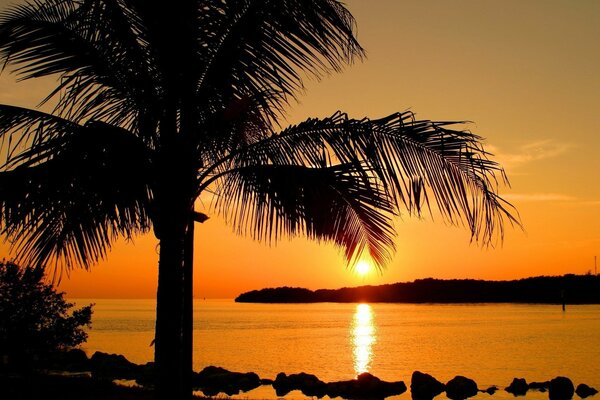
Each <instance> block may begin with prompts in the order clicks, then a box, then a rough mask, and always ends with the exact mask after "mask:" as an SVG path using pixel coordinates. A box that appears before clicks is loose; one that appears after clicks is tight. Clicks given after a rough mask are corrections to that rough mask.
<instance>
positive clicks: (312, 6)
mask: <svg viewBox="0 0 600 400" xmlns="http://www.w3.org/2000/svg"><path fill="white" fill-rule="evenodd" d="M200 3H201V4H205V5H207V7H204V9H205V10H206V12H203V13H202V14H201V15H200V16H199V22H200V26H203V27H206V29H207V30H208V32H209V33H208V34H207V33H206V32H201V36H200V37H199V41H200V44H201V46H200V48H201V49H204V51H200V52H199V53H200V58H201V62H200V68H201V71H202V73H201V75H200V77H199V87H198V96H199V97H200V98H202V99H204V98H219V99H221V100H222V101H223V102H224V103H225V104H227V102H229V101H231V100H232V99H235V98H243V97H253V98H255V99H256V101H257V102H258V103H259V104H261V107H262V109H263V110H264V111H266V112H269V113H270V114H269V115H268V116H269V117H270V118H275V115H276V114H275V112H276V111H279V112H281V111H282V107H283V106H284V105H285V103H286V99H287V98H288V97H289V96H291V97H294V96H295V95H296V94H297V92H298V90H299V89H301V88H302V76H301V74H300V73H301V72H304V73H308V74H310V75H312V76H316V77H319V76H322V75H323V74H324V73H327V72H329V71H332V70H333V71H339V70H341V68H342V66H343V65H345V64H347V63H349V62H351V61H352V60H353V59H354V58H355V57H361V56H362V55H363V54H364V51H363V49H362V48H361V47H360V45H359V44H358V42H357V41H356V39H355V37H354V29H355V21H354V19H353V17H352V16H351V15H350V13H349V12H348V11H347V10H346V9H345V8H344V7H343V6H342V5H341V4H340V3H339V2H338V1H336V0H310V1H306V0H264V1H258V2H257V1H249V0H245V1H244V0H242V1H235V2H222V3H220V4H219V5H217V4H215V3H214V2H212V1H203V2H200ZM270 92H279V93H281V95H280V96H275V97H274V96H267V97H261V96H262V95H263V94H267V93H270Z"/></svg>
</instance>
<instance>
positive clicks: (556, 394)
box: [548, 376, 575, 400]
mask: <svg viewBox="0 0 600 400" xmlns="http://www.w3.org/2000/svg"><path fill="white" fill-rule="evenodd" d="M548 390H549V392H550V393H549V396H550V400H569V399H572V398H573V394H574V393H575V387H574V386H573V382H571V380H570V379H569V378H565V377H564V376H558V377H556V378H554V379H552V380H551V381H550V385H549V387H548Z"/></svg>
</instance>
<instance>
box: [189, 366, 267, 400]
mask: <svg viewBox="0 0 600 400" xmlns="http://www.w3.org/2000/svg"><path fill="white" fill-rule="evenodd" d="M192 385H193V387H194V388H195V389H199V390H201V391H202V393H204V394H205V395H206V396H216V395H217V394H219V393H225V394H226V395H228V396H233V395H236V394H239V393H240V391H242V392H247V391H249V390H252V389H255V388H257V387H259V386H260V385H261V383H260V378H259V377H258V375H256V374H255V373H254V372H247V373H242V372H231V371H228V370H226V369H224V368H220V367H213V366H209V367H206V368H204V369H203V370H202V371H200V372H198V373H195V374H194V376H193V378H192Z"/></svg>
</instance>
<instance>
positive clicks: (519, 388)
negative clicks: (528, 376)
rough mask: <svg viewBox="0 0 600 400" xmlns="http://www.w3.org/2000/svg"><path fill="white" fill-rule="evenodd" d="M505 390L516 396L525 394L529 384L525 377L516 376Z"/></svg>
mask: <svg viewBox="0 0 600 400" xmlns="http://www.w3.org/2000/svg"><path fill="white" fill-rule="evenodd" d="M504 390H506V391H507V392H508V393H512V394H513V395H514V396H525V394H526V393H527V391H528V390H529V385H528V384H527V381H526V380H525V378H514V379H513V381H512V382H511V384H510V385H509V386H508V387H507V388H506V389H504Z"/></svg>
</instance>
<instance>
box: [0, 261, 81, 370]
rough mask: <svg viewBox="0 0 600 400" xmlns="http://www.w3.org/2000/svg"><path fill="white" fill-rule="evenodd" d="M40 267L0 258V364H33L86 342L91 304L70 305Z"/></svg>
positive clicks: (24, 365)
mask: <svg viewBox="0 0 600 400" xmlns="http://www.w3.org/2000/svg"><path fill="white" fill-rule="evenodd" d="M63 296H64V293H61V292H57V291H56V289H55V288H54V286H53V285H52V284H49V283H46V282H44V273H43V271H42V270H41V269H39V268H38V269H35V268H31V267H24V268H23V267H19V266H17V265H16V264H13V263H10V262H4V261H1V262H0V357H1V359H0V365H2V366H3V367H4V368H12V369H20V368H27V367H32V366H36V365H38V364H39V363H42V362H44V361H45V360H47V359H48V358H49V357H50V356H51V355H52V354H53V353H55V352H57V351H61V350H66V349H69V348H72V347H74V346H77V345H79V344H80V343H83V342H85V340H86V339H87V333H86V332H85V331H84V329H83V328H84V327H85V326H88V327H89V326H90V321H91V318H92V305H91V304H90V305H88V306H85V307H82V308H79V309H74V310H72V311H71V312H70V309H71V308H72V307H73V306H74V304H73V303H68V302H67V301H66V300H65V299H64V297H63Z"/></svg>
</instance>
